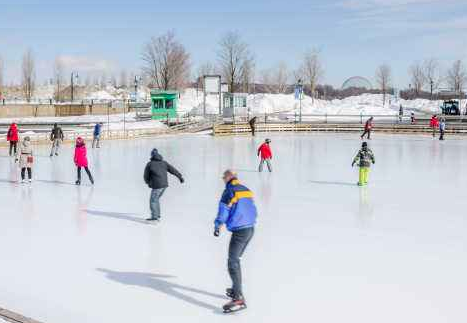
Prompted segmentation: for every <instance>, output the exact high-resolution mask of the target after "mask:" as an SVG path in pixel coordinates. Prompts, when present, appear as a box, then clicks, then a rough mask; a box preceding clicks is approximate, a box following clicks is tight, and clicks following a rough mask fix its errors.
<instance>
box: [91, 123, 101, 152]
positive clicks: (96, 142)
mask: <svg viewBox="0 0 467 323" xmlns="http://www.w3.org/2000/svg"><path fill="white" fill-rule="evenodd" d="M101 132H102V123H101V122H98V123H96V125H95V126H94V132H93V139H92V148H101Z"/></svg>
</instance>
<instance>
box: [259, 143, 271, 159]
mask: <svg viewBox="0 0 467 323" xmlns="http://www.w3.org/2000/svg"><path fill="white" fill-rule="evenodd" d="M258 156H261V159H271V158H272V152H271V147H270V146H269V144H267V143H263V144H262V145H261V146H259V148H258Z"/></svg>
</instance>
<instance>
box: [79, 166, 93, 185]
mask: <svg viewBox="0 0 467 323" xmlns="http://www.w3.org/2000/svg"><path fill="white" fill-rule="evenodd" d="M77 169H78V181H79V182H81V167H79V166H78V167H77ZM84 170H85V171H86V174H88V177H89V180H90V181H91V183H94V179H93V178H92V175H91V171H90V170H89V168H88V167H84Z"/></svg>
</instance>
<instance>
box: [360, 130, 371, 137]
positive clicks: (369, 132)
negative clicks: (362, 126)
mask: <svg viewBox="0 0 467 323" xmlns="http://www.w3.org/2000/svg"><path fill="white" fill-rule="evenodd" d="M366 134H368V139H370V134H371V130H365V131H364V132H363V134H362V136H361V137H362V139H363V137H365V135H366Z"/></svg>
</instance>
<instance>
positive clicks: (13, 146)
mask: <svg viewBox="0 0 467 323" xmlns="http://www.w3.org/2000/svg"><path fill="white" fill-rule="evenodd" d="M17 146H18V142H17V141H10V156H11V152H12V151H13V149H14V152H15V155H16V148H17Z"/></svg>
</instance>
